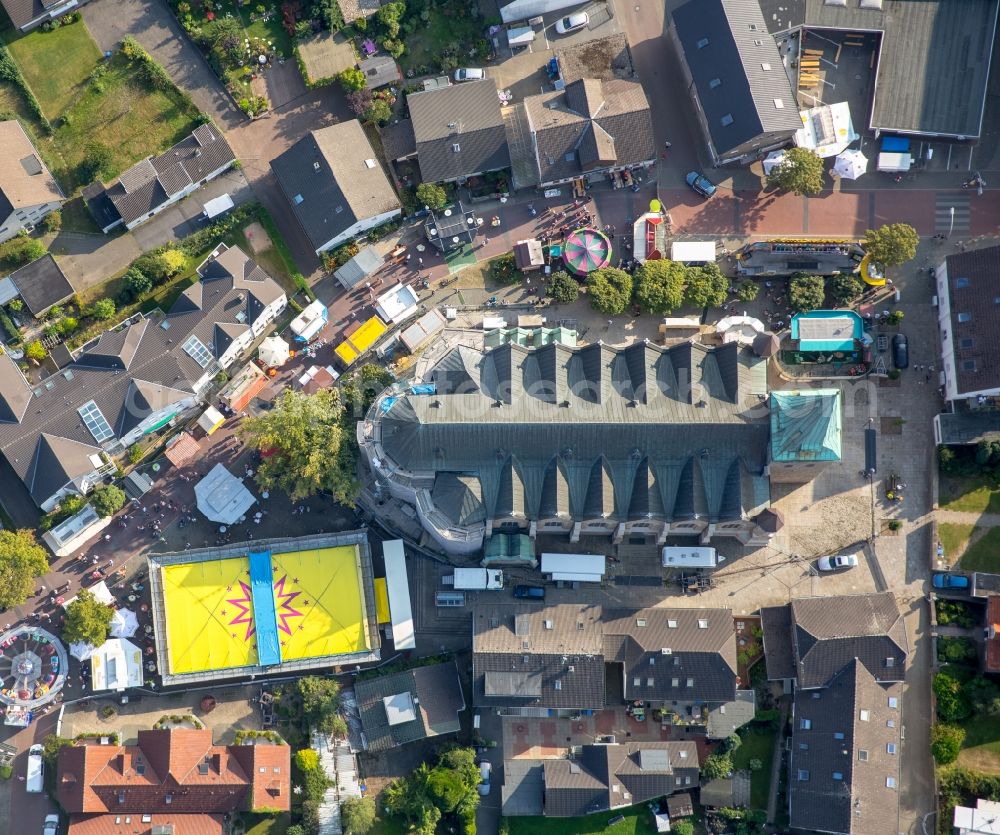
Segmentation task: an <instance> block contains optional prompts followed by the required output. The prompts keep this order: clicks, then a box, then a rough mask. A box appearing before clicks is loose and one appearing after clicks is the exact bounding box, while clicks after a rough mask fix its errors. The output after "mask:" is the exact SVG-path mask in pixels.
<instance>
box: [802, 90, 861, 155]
mask: <svg viewBox="0 0 1000 835" xmlns="http://www.w3.org/2000/svg"><path fill="white" fill-rule="evenodd" d="M799 117H800V118H801V119H802V127H801V128H799V130H797V131H796V132H795V136H794V137H793V141H794V142H795V144H796V145H798V147H800V148H809V149H810V150H811V151H814V152H815V153H816V156H818V157H835V156H837V154H839V153H840V152H841V151H843V150H845V149H846V148H847V146H848V145H850V144H851V143H852V142H854V141H855V140H856V139H857V138H858V134H857V133H855V132H854V124H853V123H852V122H851V108H850V106H849V105H848V103H847V102H846V101H841V102H836V103H834V104H821V105H818V106H816V107H813V108H810V109H809V110H800V111H799Z"/></svg>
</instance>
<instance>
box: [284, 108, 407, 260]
mask: <svg viewBox="0 0 1000 835" xmlns="http://www.w3.org/2000/svg"><path fill="white" fill-rule="evenodd" d="M271 170H272V171H273V172H274V176H275V177H276V178H277V180H278V185H279V186H280V187H281V191H282V192H283V193H284V195H285V199H286V200H287V201H288V204H289V206H291V209H292V213H293V214H294V215H295V217H296V219H297V220H298V221H299V224H300V225H301V226H302V229H303V231H304V232H305V233H306V236H307V237H308V238H309V240H310V242H311V243H312V245H313V247H315V248H316V249H319V248H320V247H322V246H323V245H325V244H326V243H327V242H329V241H330V240H332V239H333V238H336V237H337V236H338V235H340V234H341V233H343V232H344V231H345V230H347V229H349V228H350V227H352V226H353V225H354V224H355V223H357V222H358V221H359V220H367V219H368V218H372V217H376V216H377V215H380V214H383V213H385V212H391V211H393V210H395V209H399V198H398V197H397V196H396V192H395V190H394V189H393V187H392V185H391V184H390V182H389V179H388V178H387V177H386V175H385V171H383V170H382V165H381V164H380V163H379V161H378V158H377V157H376V156H375V151H374V150H372V146H371V143H370V142H369V141H368V137H367V136H366V135H365V132H364V129H363V128H362V127H361V123H360V122H359V121H358V120H357V119H352V120H351V121H349V122H341V123H340V124H337V125H330V126H329V127H325V128H321V129H320V130H314V131H312V132H311V133H310V134H309V135H308V136H305V137H303V138H302V139H300V140H299V141H298V142H296V143H295V144H294V145H293V146H292V147H291V148H289V149H288V150H287V151H285V152H284V153H283V154H282V155H281V156H279V157H278V158H277V159H273V160H271Z"/></svg>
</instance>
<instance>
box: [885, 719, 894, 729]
mask: <svg viewBox="0 0 1000 835" xmlns="http://www.w3.org/2000/svg"><path fill="white" fill-rule="evenodd" d="M885 726H886V727H887V728H895V727H896V720H895V719H886V720H885Z"/></svg>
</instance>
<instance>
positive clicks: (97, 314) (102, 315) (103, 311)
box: [90, 299, 116, 322]
mask: <svg viewBox="0 0 1000 835" xmlns="http://www.w3.org/2000/svg"><path fill="white" fill-rule="evenodd" d="M115 311H116V308H115V303H114V302H113V301H112V300H111V299H98V300H97V301H96V302H94V303H93V304H92V305H91V306H90V315H91V316H92V317H93V318H95V319H97V320H98V321H101V322H103V321H105V320H107V319H110V318H111V317H112V316H114V315H115Z"/></svg>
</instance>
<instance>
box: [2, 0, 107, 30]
mask: <svg viewBox="0 0 1000 835" xmlns="http://www.w3.org/2000/svg"><path fill="white" fill-rule="evenodd" d="M0 3H2V5H3V8H4V11H6V12H7V16H8V17H9V18H10V22H11V23H13V24H14V26H15V27H16V28H17V29H19V30H20V31H22V32H30V31H31V30H32V29H34V28H36V27H38V26H41V25H42V24H43V23H45V22H46V21H49V20H55V18H57V17H61V16H62V15H64V14H66V13H67V12H72V11H74V10H76V9H78V8H80V6H82V5H84V4H85V3H87V0H0Z"/></svg>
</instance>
